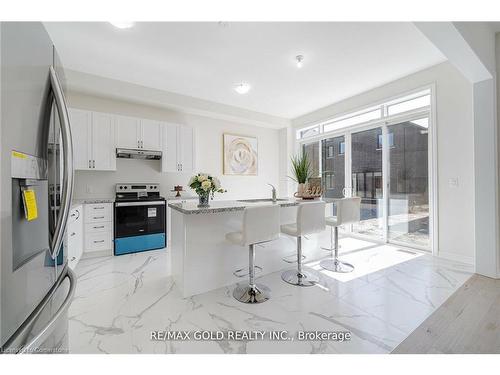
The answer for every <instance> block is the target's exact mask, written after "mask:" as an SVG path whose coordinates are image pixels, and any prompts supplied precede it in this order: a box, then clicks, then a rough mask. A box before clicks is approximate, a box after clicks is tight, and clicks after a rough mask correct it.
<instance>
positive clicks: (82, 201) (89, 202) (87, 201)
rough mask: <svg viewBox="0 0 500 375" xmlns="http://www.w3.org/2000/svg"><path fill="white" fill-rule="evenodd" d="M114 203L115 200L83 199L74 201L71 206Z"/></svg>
mask: <svg viewBox="0 0 500 375" xmlns="http://www.w3.org/2000/svg"><path fill="white" fill-rule="evenodd" d="M114 201H115V198H82V199H73V201H72V202H71V205H72V206H78V205H80V204H93V203H113V202H114Z"/></svg>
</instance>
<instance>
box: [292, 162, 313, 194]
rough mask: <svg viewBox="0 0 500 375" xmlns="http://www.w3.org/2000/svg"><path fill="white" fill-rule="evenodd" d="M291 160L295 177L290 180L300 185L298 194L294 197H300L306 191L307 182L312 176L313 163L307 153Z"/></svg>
mask: <svg viewBox="0 0 500 375" xmlns="http://www.w3.org/2000/svg"><path fill="white" fill-rule="evenodd" d="M290 160H291V162H292V170H293V174H294V177H290V178H291V179H292V180H294V181H295V182H297V183H298V184H299V185H298V188H297V193H295V194H294V195H295V196H297V197H300V196H302V194H303V193H304V190H305V189H306V183H307V180H308V179H309V177H311V175H312V172H311V162H310V160H309V158H308V156H307V154H306V153H305V152H303V153H302V154H301V155H295V156H292V157H291V158H290Z"/></svg>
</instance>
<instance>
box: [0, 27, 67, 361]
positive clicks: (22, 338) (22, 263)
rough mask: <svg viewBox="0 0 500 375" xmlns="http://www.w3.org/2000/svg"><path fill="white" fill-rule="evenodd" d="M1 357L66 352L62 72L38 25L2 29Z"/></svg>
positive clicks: (64, 121)
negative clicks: (10, 354) (5, 354)
mask: <svg viewBox="0 0 500 375" xmlns="http://www.w3.org/2000/svg"><path fill="white" fill-rule="evenodd" d="M0 38H1V45H0V57H1V59H0V60H1V73H0V84H1V91H0V99H1V100H0V102H1V107H0V111H1V120H0V121H1V123H0V125H1V127H0V155H1V164H0V177H1V180H0V197H1V198H0V213H1V218H0V219H1V231H0V244H1V248H0V276H1V277H0V293H1V299H0V349H1V350H0V352H3V353H37V352H41V353H57V352H61V353H64V352H66V351H67V350H68V345H67V338H68V334H67V328H68V319H67V309H68V307H69V304H70V303H71V299H72V296H73V292H74V289H75V285H76V282H75V277H74V275H73V273H72V272H71V270H69V268H68V267H67V261H66V255H67V251H66V249H64V247H63V238H64V236H65V230H66V223H67V220H68V215H69V210H70V208H71V207H70V206H71V198H72V193H73V161H72V160H73V158H72V155H73V153H72V141H71V130H70V126H69V117H68V113H67V108H66V103H65V98H64V88H63V86H62V83H63V82H64V72H63V70H62V68H61V64H60V63H59V59H58V57H57V53H56V51H55V48H54V46H53V44H52V41H51V39H50V37H49V35H48V33H47V31H46V30H45V27H44V26H43V24H42V23H39V22H2V23H1V25H0Z"/></svg>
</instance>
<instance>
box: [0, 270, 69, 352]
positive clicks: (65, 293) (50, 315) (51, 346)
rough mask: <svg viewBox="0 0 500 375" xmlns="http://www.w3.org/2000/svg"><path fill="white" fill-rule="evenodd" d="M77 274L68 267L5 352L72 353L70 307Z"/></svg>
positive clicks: (7, 345)
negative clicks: (69, 327) (69, 324)
mask: <svg viewBox="0 0 500 375" xmlns="http://www.w3.org/2000/svg"><path fill="white" fill-rule="evenodd" d="M75 287H76V277H75V275H74V273H73V271H71V270H70V269H69V268H68V267H64V268H63V271H62V273H61V276H60V277H59V279H58V280H57V282H56V284H55V285H54V287H53V288H52V290H51V291H50V293H48V294H47V296H46V297H45V298H44V299H43V300H42V302H41V303H40V305H39V306H37V308H36V309H35V311H33V313H32V314H31V315H30V317H29V318H28V319H27V320H26V321H25V322H24V323H23V324H22V325H21V327H20V328H19V329H18V330H17V331H16V333H15V334H14V335H13V336H12V337H11V339H9V341H8V342H7V343H6V344H5V345H4V347H3V348H2V351H3V352H4V353H12V354H14V353H20V354H29V353H68V351H69V347H68V316H67V315H68V308H69V305H70V303H71V300H72V299H73V295H74V292H75Z"/></svg>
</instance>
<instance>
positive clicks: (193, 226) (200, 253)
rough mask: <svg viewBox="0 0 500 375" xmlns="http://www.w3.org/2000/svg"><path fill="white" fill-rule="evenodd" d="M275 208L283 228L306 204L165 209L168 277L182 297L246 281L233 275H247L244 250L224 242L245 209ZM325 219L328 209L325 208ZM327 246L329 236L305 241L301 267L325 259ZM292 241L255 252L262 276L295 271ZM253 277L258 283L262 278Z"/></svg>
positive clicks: (224, 204) (261, 202)
mask: <svg viewBox="0 0 500 375" xmlns="http://www.w3.org/2000/svg"><path fill="white" fill-rule="evenodd" d="M273 204H277V205H279V206H280V207H281V209H280V221H281V224H290V223H293V222H295V220H296V215H297V206H298V205H299V204H308V202H307V201H301V200H300V201H299V200H296V199H280V200H278V201H277V202H275V203H273V202H272V201H271V200H264V199H262V200H242V201H212V202H210V207H203V208H199V207H198V202H197V201H188V202H182V203H169V207H170V208H171V217H170V218H169V220H170V221H171V237H172V238H171V240H170V243H171V260H172V274H173V276H174V279H175V282H176V284H177V286H178V287H179V288H180V290H181V292H182V295H183V297H190V296H192V295H196V294H200V293H204V292H207V291H209V290H213V289H217V288H220V287H224V286H228V285H231V284H235V283H239V282H247V277H243V278H241V277H237V276H235V275H234V274H233V273H234V272H235V271H236V270H237V269H243V270H247V269H248V249H247V248H246V247H242V246H237V245H234V244H232V243H230V242H228V241H227V240H226V238H225V235H226V234H227V233H229V232H236V231H241V227H242V220H243V212H244V210H245V207H248V206H255V205H273ZM326 210H327V213H328V212H331V207H330V206H329V205H327V208H326ZM328 241H329V231H328V229H326V230H325V232H323V233H319V234H316V235H311V236H307V238H305V240H304V241H303V243H302V250H303V254H304V255H305V256H306V257H307V259H305V260H304V264H305V265H306V266H307V263H308V262H310V261H313V260H318V259H321V258H324V257H325V256H327V255H328V253H327V252H326V251H325V250H322V249H321V248H320V243H321V245H326V244H327V243H328ZM296 246H297V245H296V239H295V238H294V237H290V236H287V235H284V234H282V235H281V236H280V238H279V239H277V240H275V241H271V242H267V243H264V244H259V245H257V246H256V248H255V251H256V265H258V266H260V267H262V273H261V274H260V275H263V274H268V273H272V272H276V271H279V270H283V269H287V268H294V267H296V266H297V265H296V263H287V262H286V261H284V260H283V258H285V259H286V260H288V261H289V262H294V261H295V259H296V251H297V247H296ZM260 275H259V274H257V277H259V276H260Z"/></svg>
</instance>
